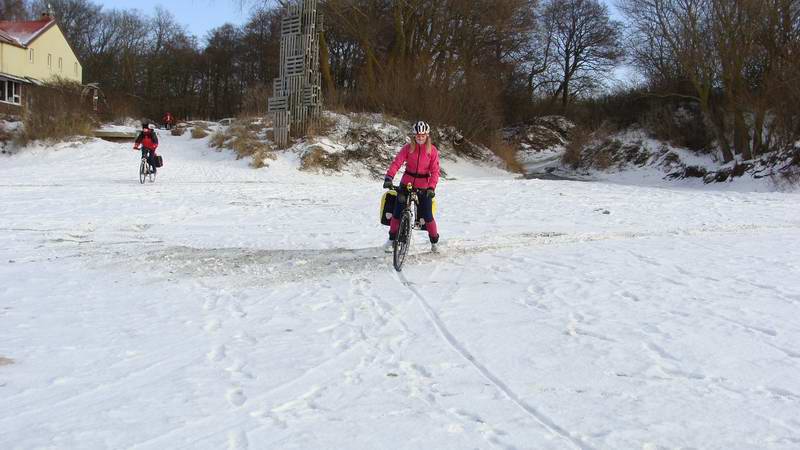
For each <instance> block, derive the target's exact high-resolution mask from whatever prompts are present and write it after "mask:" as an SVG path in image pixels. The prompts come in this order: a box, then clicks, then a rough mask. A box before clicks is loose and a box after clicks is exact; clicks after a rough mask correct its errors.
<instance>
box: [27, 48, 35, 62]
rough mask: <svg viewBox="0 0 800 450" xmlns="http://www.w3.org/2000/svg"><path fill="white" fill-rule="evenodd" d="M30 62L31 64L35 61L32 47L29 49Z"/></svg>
mask: <svg viewBox="0 0 800 450" xmlns="http://www.w3.org/2000/svg"><path fill="white" fill-rule="evenodd" d="M28 62H29V63H31V64H33V62H34V54H33V49H32V48H29V49H28Z"/></svg>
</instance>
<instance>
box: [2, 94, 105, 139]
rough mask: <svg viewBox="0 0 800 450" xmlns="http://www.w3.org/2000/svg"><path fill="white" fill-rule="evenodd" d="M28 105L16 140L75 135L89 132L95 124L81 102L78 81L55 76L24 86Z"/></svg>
mask: <svg viewBox="0 0 800 450" xmlns="http://www.w3.org/2000/svg"><path fill="white" fill-rule="evenodd" d="M27 92H28V95H29V96H30V107H29V108H27V109H26V111H25V113H24V116H23V120H22V121H23V124H24V125H23V130H22V132H21V133H20V134H19V135H18V137H17V139H18V143H19V144H20V145H25V144H27V143H28V142H30V141H34V140H50V141H60V140H64V139H67V138H71V137H75V136H91V135H92V134H93V131H94V128H95V126H96V119H95V118H94V116H93V115H92V111H91V107H90V106H89V105H85V104H83V103H82V102H81V101H80V99H81V94H82V87H81V85H79V84H78V83H74V82H68V81H63V80H58V81H55V82H51V83H47V84H45V85H42V86H32V87H29V88H28V89H27Z"/></svg>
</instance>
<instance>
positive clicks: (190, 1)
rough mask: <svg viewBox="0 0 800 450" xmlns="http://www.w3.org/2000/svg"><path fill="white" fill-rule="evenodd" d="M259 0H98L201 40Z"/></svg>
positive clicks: (609, 0) (240, 19) (238, 20)
mask: <svg viewBox="0 0 800 450" xmlns="http://www.w3.org/2000/svg"><path fill="white" fill-rule="evenodd" d="M256 1H258V0H245V1H244V3H245V6H244V7H240V3H241V2H240V0H216V1H214V0H168V1H166V2H164V1H163V0H161V1H159V0H95V3H98V4H100V5H103V8H104V9H112V8H116V9H138V10H140V11H145V12H147V11H152V10H153V9H155V7H156V6H157V5H162V6H164V8H166V9H167V10H168V11H170V12H171V13H172V14H173V15H174V16H175V19H176V20H177V22H178V23H180V24H181V25H183V26H184V27H186V28H187V29H188V30H189V32H190V33H192V34H194V35H195V36H197V37H198V38H200V40H201V42H202V39H203V37H205V35H206V32H208V30H211V29H212V28H216V27H219V26H222V25H224V24H225V23H232V24H234V25H241V24H243V23H244V22H246V21H247V18H248V16H249V8H250V5H253V4H255V2H256ZM600 1H601V3H605V4H606V5H608V7H609V11H610V12H611V15H612V17H614V18H615V19H617V20H620V19H621V17H620V16H619V14H618V13H617V11H616V9H615V8H614V4H613V3H614V0H600Z"/></svg>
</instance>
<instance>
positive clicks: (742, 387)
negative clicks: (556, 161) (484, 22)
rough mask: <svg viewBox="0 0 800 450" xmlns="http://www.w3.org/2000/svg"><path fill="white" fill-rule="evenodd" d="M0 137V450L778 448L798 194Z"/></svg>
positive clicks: (786, 418)
mask: <svg viewBox="0 0 800 450" xmlns="http://www.w3.org/2000/svg"><path fill="white" fill-rule="evenodd" d="M161 141H162V146H161V151H160V153H161V154H162V155H163V156H164V160H165V167H164V168H163V169H162V170H161V171H160V172H159V175H158V179H157V181H156V183H154V184H145V185H140V184H139V182H138V179H137V174H136V171H137V168H138V159H139V154H138V152H134V151H132V150H130V144H112V143H106V142H102V141H92V142H90V143H87V144H76V145H75V146H73V147H70V146H69V145H61V146H59V149H58V150H57V151H54V150H53V149H38V150H37V149H32V150H27V151H24V152H20V153H19V154H17V155H15V156H12V157H7V156H3V157H2V158H0V160H1V162H0V205H1V207H2V211H1V213H0V232H1V233H0V448H3V449H18V448H19V449H30V448H92V449H94V448H135V449H177V448H191V449H206V448H208V449H220V448H230V449H245V448H252V449H265V448H276V449H277V448H280V449H293V448H297V449H300V448H302V449H310V448H314V449H322V448H347V449H465V448H470V449H472V448H481V449H483V448H504V449H512V448H517V449H548V448H553V449H561V448H587V449H591V448H597V449H660V448H715V449H755V448H758V449H790V448H798V447H800V375H798V374H800V322H799V321H798V320H797V317H798V316H799V315H800V246H799V245H798V242H800V204H799V202H798V200H799V199H800V197H798V196H797V195H796V194H785V193H755V192H725V191H715V190H710V188H713V187H714V186H710V188H709V187H705V189H703V190H700V189H688V188H652V187H641V186H635V185H620V184H608V183H599V182H595V183H583V182H569V181H543V180H519V179H515V178H513V177H511V176H501V175H498V173H497V171H496V169H488V168H487V169H485V170H484V169H482V168H481V167H478V166H475V165H474V164H470V163H468V162H464V161H462V162H460V163H458V164H454V163H448V162H445V169H446V170H447V171H448V174H449V175H450V179H446V180H443V181H442V182H441V184H440V186H439V189H438V190H437V192H438V194H437V199H438V201H439V212H438V218H437V220H438V222H439V228H440V230H441V234H442V236H443V238H442V239H443V252H442V253H441V254H438V255H434V254H430V253H427V246H426V245H425V241H426V239H425V238H424V236H422V235H420V236H419V237H418V239H417V240H416V248H415V250H414V251H415V255H413V256H412V257H410V258H409V260H408V261H407V263H406V266H405V268H404V270H403V272H402V273H396V272H395V271H394V270H393V269H392V267H391V263H390V261H389V258H388V257H387V256H386V255H385V254H383V253H381V251H380V250H379V248H378V246H379V245H380V244H382V242H383V241H384V239H385V237H386V235H385V233H386V228H384V227H382V226H381V225H380V224H379V223H378V206H379V205H378V202H379V196H380V194H381V186H380V184H381V182H380V181H375V180H372V179H367V178H356V177H354V176H352V175H334V176H321V175H312V174H307V173H303V172H298V171H297V170H296V168H297V165H298V161H297V157H296V156H294V155H293V154H289V155H286V156H284V157H279V158H278V159H277V160H275V161H270V167H268V168H264V169H259V170H255V169H252V168H250V167H248V165H247V161H245V160H240V161H236V160H235V157H234V156H233V155H232V154H230V153H227V152H223V153H218V152H216V151H213V150H210V149H208V148H206V147H205V145H204V141H198V140H191V139H190V138H189V137H188V134H187V135H185V136H183V137H173V136H169V135H168V134H167V133H162V134H161Z"/></svg>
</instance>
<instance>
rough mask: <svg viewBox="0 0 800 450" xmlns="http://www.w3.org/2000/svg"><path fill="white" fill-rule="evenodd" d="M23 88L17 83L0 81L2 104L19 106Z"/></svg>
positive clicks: (0, 100)
mask: <svg viewBox="0 0 800 450" xmlns="http://www.w3.org/2000/svg"><path fill="white" fill-rule="evenodd" d="M21 93H22V86H21V85H20V84H19V83H17V82H16V81H11V80H0V102H5V103H13V104H15V105H19V104H20V103H21V102H20V99H21Z"/></svg>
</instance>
